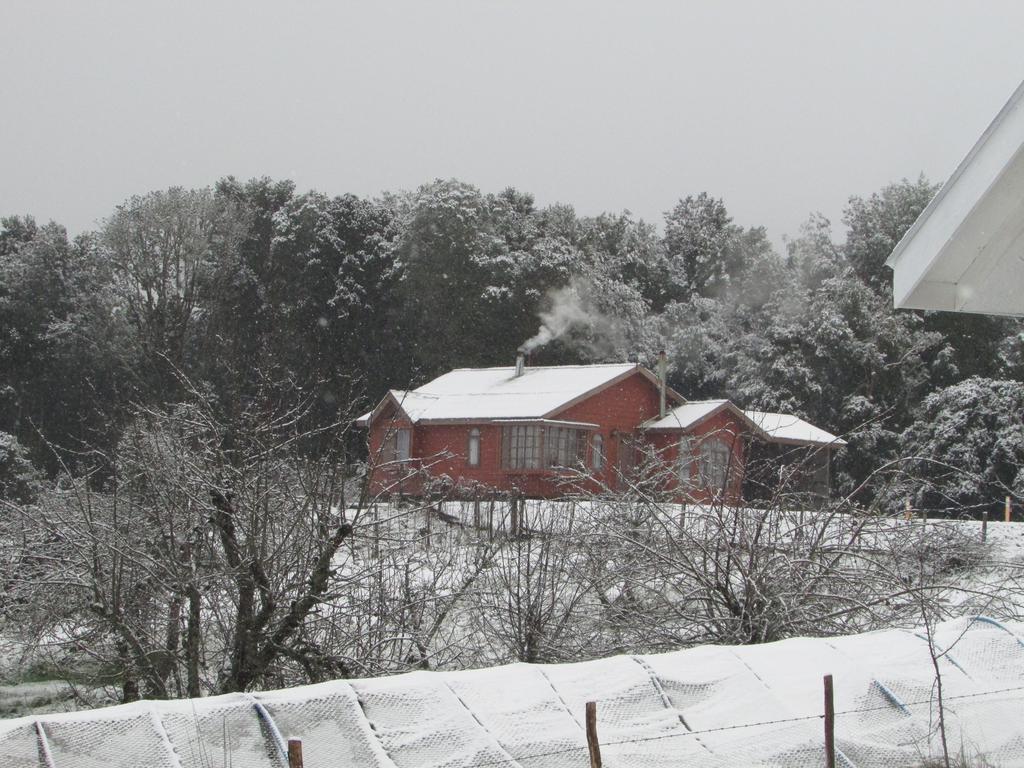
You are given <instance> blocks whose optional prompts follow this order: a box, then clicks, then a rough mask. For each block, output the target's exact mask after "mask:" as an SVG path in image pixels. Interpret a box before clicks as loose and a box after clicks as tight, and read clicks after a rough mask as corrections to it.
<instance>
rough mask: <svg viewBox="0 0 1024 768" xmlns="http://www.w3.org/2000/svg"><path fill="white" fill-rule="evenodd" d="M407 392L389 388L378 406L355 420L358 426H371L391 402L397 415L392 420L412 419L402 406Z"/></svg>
mask: <svg viewBox="0 0 1024 768" xmlns="http://www.w3.org/2000/svg"><path fill="white" fill-rule="evenodd" d="M405 394H406V393H405V392H403V391H402V390H399V389H389V390H388V393H387V394H386V395H384V397H382V398H381V400H380V402H379V403H377V405H376V407H375V408H374V409H373V410H372V411H368V412H366V413H364V414H363V415H362V416H360V417H359V418H358V419H356V420H355V422H354V423H355V425H356V426H357V427H369V426H370V424H372V423H373V422H374V421H375V420H376V419H377V418H379V417H380V414H381V411H383V410H384V409H385V408H386V407H387V406H388V405H389V404H390V405H392V406H394V408H395V415H394V417H393V418H392V421H409V422H411V421H412V418H411V417H410V416H409V414H408V413H406V412H405V409H404V408H403V407H402V402H403V401H404V400H405Z"/></svg>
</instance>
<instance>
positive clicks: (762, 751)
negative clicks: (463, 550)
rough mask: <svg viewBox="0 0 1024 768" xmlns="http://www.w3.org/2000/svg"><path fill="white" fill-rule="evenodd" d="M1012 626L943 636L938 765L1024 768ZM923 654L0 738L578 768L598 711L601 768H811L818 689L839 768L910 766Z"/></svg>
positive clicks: (84, 754)
mask: <svg viewBox="0 0 1024 768" xmlns="http://www.w3.org/2000/svg"><path fill="white" fill-rule="evenodd" d="M1022 634H1024V624H1017V623H1015V624H1006V625H1003V624H998V623H994V622H992V621H990V620H986V619H977V620H971V619H966V618H965V619H958V620H954V621H950V622H947V623H945V624H942V625H940V626H939V628H938V630H937V632H936V645H937V646H938V647H939V648H940V649H942V650H944V651H946V652H947V653H946V655H945V656H944V657H943V658H942V660H941V661H940V669H941V673H942V683H943V689H944V703H945V709H946V734H947V739H948V742H949V744H950V748H951V749H952V750H954V751H955V752H957V753H959V752H960V751H961V750H962V751H964V752H965V753H967V754H969V755H973V756H977V755H983V756H984V757H985V759H986V760H988V761H989V764H991V765H998V766H1020V765H1024V721H1022V720H1021V719H1020V718H1019V717H1017V716H1016V715H1017V713H1019V711H1020V709H1021V706H1022V704H1024V641H1022V640H1021V636H1022ZM928 649H929V646H928V643H927V642H926V641H925V639H924V638H923V637H922V636H921V635H919V634H916V633H914V632H910V631H903V630H889V631H883V632H876V633H870V634H864V635H855V636H850V637H843V638H833V639H806V638H798V639H792V640H784V641H781V642H778V643H771V644H765V645H757V646H742V647H724V646H703V647H699V648H692V649H687V650H681V651H677V652H674V653H668V654H661V655H649V656H616V657H612V658H608V659H602V660H598V661H589V662H583V663H578V664H554V665H535V666H531V665H523V664H516V665H511V666H504V667H496V668H492V669H482V670H474V671H467V672H415V673H411V674H405V675H399V676H396V677H389V678H377V679H369V680H349V681H341V680H339V681H333V682H330V683H323V684H320V685H313V686H304V687H300V688H292V689H288V690H282V691H271V692H265V693H254V694H251V695H250V694H232V695H228V696H217V697H210V698H206V699H200V700H194V701H171V702H139V703H135V704H129V705H124V706H119V707H111V708H108V709H102V710H95V711H91V712H78V713H69V714H58V715H49V716H40V717H35V718H21V719H17V720H8V721H2V722H0V764H2V765H4V766H9V767H10V768H23V767H24V768H28V767H29V766H31V767H32V768H35V767H36V766H45V765H47V764H48V763H47V762H46V761H47V760H50V761H52V762H51V763H50V764H52V765H55V766H75V767H77V766H82V767H83V768H91V767H92V766H103V768H116V767H118V766H125V767H126V768H127V767H128V766H131V767H132V768H134V767H135V766H141V765H145V766H153V767H154V768H157V767H160V766H166V767H167V768H172V767H175V766H182V767H183V768H185V767H189V766H202V767H203V768H207V767H210V766H225V767H226V766H229V765H230V766H233V767H234V768H244V767H247V766H253V767H256V766H260V767H266V768H272V767H273V768H277V767H278V766H282V765H283V764H284V763H283V757H282V745H283V743H284V740H286V739H287V738H290V737H294V738H301V739H302V742H303V753H304V757H305V761H306V762H305V765H306V766H312V767H315V766H389V767H392V766H410V768H411V767H412V766H419V767H426V766H467V767H468V766H479V767H482V766H492V765H493V766H531V767H542V768H555V767H556V766H580V767H581V768H582V767H583V766H586V765H587V757H586V755H587V749H586V741H585V735H584V726H583V723H584V719H583V718H584V707H585V703H586V702H587V701H596V702H597V711H598V733H599V739H600V742H601V744H602V747H601V751H602V755H603V757H604V764H605V765H607V766H610V767H614V766H645V767H646V766H678V765H701V766H712V767H713V766H723V767H724V766H730V767H732V766H820V765H822V763H823V749H824V748H823V722H822V717H821V715H822V706H823V705H822V699H823V696H822V676H823V675H825V674H831V675H833V677H834V680H835V692H836V701H835V706H836V712H837V717H836V734H837V741H836V744H837V748H838V750H839V753H840V754H839V764H840V765H848V766H857V767H858V768H869V767H870V766H913V765H918V764H920V763H921V762H922V760H923V759H924V758H926V757H928V756H934V755H935V754H936V753H937V752H938V750H939V741H938V731H937V727H936V726H937V706H936V705H937V700H936V695H935V675H934V672H933V669H932V664H931V658H930V655H929V650H928Z"/></svg>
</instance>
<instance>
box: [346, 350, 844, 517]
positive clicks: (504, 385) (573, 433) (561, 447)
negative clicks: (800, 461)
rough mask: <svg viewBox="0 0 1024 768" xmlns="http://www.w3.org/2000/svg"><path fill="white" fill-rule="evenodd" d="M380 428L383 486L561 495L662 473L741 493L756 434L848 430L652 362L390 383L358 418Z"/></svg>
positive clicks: (786, 440)
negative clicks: (440, 485) (719, 391)
mask: <svg viewBox="0 0 1024 768" xmlns="http://www.w3.org/2000/svg"><path fill="white" fill-rule="evenodd" d="M356 423H357V425H360V426H364V427H367V428H369V449H370V458H371V462H370V463H371V467H372V472H373V476H372V478H371V489H372V491H373V492H374V493H375V494H379V493H385V494H387V493H407V494H413V495H416V494H419V493H421V492H422V491H423V490H424V487H425V484H426V483H428V482H430V481H439V480H440V481H443V482H445V483H447V484H448V485H449V486H451V487H452V488H456V489H461V492H463V493H467V494H468V493H476V492H480V491H481V490H484V491H498V492H517V493H520V494H522V495H525V496H528V497H534V498H557V497H560V496H564V495H567V494H571V493H578V492H589V493H593V492H600V491H602V490H605V489H623V488H626V487H628V486H629V485H630V484H632V483H634V482H636V480H637V479H639V478H648V479H650V478H652V476H654V475H657V479H656V480H654V482H656V483H657V486H658V487H659V488H661V489H663V490H666V491H669V492H671V493H672V495H674V496H676V497H678V498H679V499H680V500H693V501H707V500H709V499H711V498H725V499H726V500H729V501H737V500H739V499H740V498H741V495H742V486H743V480H744V469H745V462H746V457H747V447H748V445H749V443H750V441H751V440H752V439H757V440H761V441H766V442H770V443H777V444H788V445H798V446H808V447H815V448H816V449H817V450H818V452H819V453H823V455H824V456H825V467H826V477H827V464H828V454H829V452H830V450H831V449H832V448H835V447H838V446H841V445H843V444H844V443H843V441H842V440H840V439H839V438H837V437H835V436H833V435H830V434H828V433H827V432H824V431H823V430H819V429H817V428H816V427H813V426H812V425H810V424H807V422H804V421H802V420H800V419H797V418H796V417H793V416H787V415H785V414H765V413H756V412H745V411H742V410H741V409H739V408H738V407H737V406H735V405H733V404H732V403H731V402H729V401H728V400H707V401H699V402H688V401H687V400H686V399H685V398H684V397H683V396H682V395H680V394H679V393H677V392H675V391H673V390H672V389H671V388H668V387H666V386H663V384H662V381H661V379H660V378H659V377H658V376H657V375H655V374H654V373H653V372H651V371H650V370H648V369H647V368H644V367H643V366H640V365H637V364H632V363H623V364H602V365H567V366H536V367H533V366H525V365H524V364H523V360H522V358H520V359H519V360H518V361H517V364H516V366H515V367H504V368H460V369H456V370H454V371H451V372H449V373H446V374H444V375H443V376H440V377H438V378H436V379H434V380H433V381H431V382H429V383H427V384H424V385H423V386H422V387H419V388H418V389H415V390H411V391H402V390H391V391H389V392H388V394H387V395H386V396H385V397H384V398H383V399H382V400H381V402H380V403H379V404H378V405H377V407H376V408H374V409H373V410H372V411H371V412H369V413H366V414H364V415H363V416H361V417H360V418H359V419H358V420H357V422H356Z"/></svg>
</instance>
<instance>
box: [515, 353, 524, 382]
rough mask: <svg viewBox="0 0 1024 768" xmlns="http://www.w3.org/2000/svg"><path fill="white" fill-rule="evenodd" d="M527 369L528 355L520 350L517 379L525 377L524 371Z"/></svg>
mask: <svg viewBox="0 0 1024 768" xmlns="http://www.w3.org/2000/svg"><path fill="white" fill-rule="evenodd" d="M525 367H526V353H525V352H523V350H521V349H520V350H519V351H518V352H517V353H516V375H515V378H517V379H518V378H519V377H520V376H522V375H523V369H524V368H525Z"/></svg>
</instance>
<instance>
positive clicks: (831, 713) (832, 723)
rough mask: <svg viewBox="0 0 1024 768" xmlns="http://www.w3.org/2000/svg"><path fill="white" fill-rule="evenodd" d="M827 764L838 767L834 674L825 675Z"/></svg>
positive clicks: (834, 767)
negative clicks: (833, 688)
mask: <svg viewBox="0 0 1024 768" xmlns="http://www.w3.org/2000/svg"><path fill="white" fill-rule="evenodd" d="M825 765H826V766H827V768H836V709H835V700H834V698H833V692H832V675H825Z"/></svg>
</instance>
